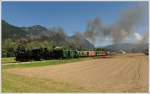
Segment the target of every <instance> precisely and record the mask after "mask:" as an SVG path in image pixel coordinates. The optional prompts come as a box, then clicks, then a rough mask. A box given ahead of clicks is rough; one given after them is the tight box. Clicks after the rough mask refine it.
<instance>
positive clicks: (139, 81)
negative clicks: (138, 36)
mask: <svg viewBox="0 0 150 94" xmlns="http://www.w3.org/2000/svg"><path fill="white" fill-rule="evenodd" d="M4 70H5V72H4V73H2V76H4V77H5V74H6V73H7V74H10V75H16V76H21V77H24V78H33V79H36V80H37V79H39V80H41V79H45V80H44V81H43V82H38V81H37V83H36V80H30V79H29V80H30V81H29V82H28V80H27V79H26V80H27V81H26V84H28V83H30V87H31V88H32V89H31V88H29V89H23V90H22V89H20V90H22V91H19V90H18V91H17V90H14V92H148V56H146V55H144V54H142V53H139V54H125V55H115V56H112V57H111V58H91V59H87V60H83V61H77V62H74V63H66V64H58V65H48V66H38V67H28V68H25V67H16V68H9V69H4ZM3 79H4V78H3ZM3 79H2V80H3ZM9 80H11V76H10V78H9ZM21 80H24V79H20V83H21V82H23V81H21ZM18 81H19V80H18ZM31 81H32V82H31ZM49 81H53V83H51V82H49ZM16 82H17V81H16ZM55 82H56V83H55ZM31 83H32V84H31ZM4 84H5V86H6V82H4ZM12 84H13V83H12ZM40 84H41V88H42V86H45V88H43V89H41V90H40ZM2 85H3V82H2ZM10 85H11V83H10ZM35 85H36V86H35ZM12 86H13V85H12ZM22 86H23V87H22V88H26V87H27V86H26V85H22ZM38 86H39V89H38ZM18 87H19V88H21V86H18ZM11 88H13V87H11ZM27 88H28V87H27ZM16 89H17V88H16ZM30 89H31V90H30ZM4 91H9V90H6V88H5V90H4ZM10 91H11V90H10ZM12 92H13V89H12Z"/></svg>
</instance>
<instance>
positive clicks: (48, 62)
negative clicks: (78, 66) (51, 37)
mask: <svg viewBox="0 0 150 94" xmlns="http://www.w3.org/2000/svg"><path fill="white" fill-rule="evenodd" d="M87 59H89V58H77V59H64V60H44V61H31V63H25V64H21V63H20V64H10V65H2V69H7V68H17V67H38V66H47V65H56V64H65V63H72V62H76V61H82V60H87Z"/></svg>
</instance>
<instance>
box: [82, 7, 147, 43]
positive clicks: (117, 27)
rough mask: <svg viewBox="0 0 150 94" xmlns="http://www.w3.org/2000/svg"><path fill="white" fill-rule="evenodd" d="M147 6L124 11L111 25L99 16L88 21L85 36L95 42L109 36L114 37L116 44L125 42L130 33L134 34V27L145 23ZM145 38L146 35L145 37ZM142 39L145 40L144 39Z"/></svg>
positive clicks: (113, 40)
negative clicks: (104, 22)
mask: <svg viewBox="0 0 150 94" xmlns="http://www.w3.org/2000/svg"><path fill="white" fill-rule="evenodd" d="M145 12H147V11H145V8H143V7H139V8H133V9H128V10H125V11H122V13H121V17H120V18H119V20H118V21H116V23H114V24H113V25H112V26H110V27H106V26H104V24H103V23H102V21H101V20H100V18H99V17H96V18H95V19H93V20H90V21H89V22H88V26H87V30H86V31H85V32H84V35H85V37H86V38H87V39H88V40H90V41H92V42H93V43H95V41H96V40H97V39H98V40H99V41H103V40H105V39H106V38H107V37H109V38H110V39H111V38H112V42H113V43H114V44H119V43H122V42H124V41H125V40H126V39H127V38H128V36H129V35H130V34H133V33H134V31H133V29H134V28H137V27H138V26H140V25H142V24H143V23H144V21H145V20H144V19H145V18H144V17H145ZM144 38H145V37H144ZM144 38H143V40H142V41H145V40H146V39H144Z"/></svg>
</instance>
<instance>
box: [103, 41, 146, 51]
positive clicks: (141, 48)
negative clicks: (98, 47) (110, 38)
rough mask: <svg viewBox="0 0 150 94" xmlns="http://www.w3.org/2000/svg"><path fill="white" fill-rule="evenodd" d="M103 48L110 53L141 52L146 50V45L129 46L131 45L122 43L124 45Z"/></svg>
mask: <svg viewBox="0 0 150 94" xmlns="http://www.w3.org/2000/svg"><path fill="white" fill-rule="evenodd" d="M105 48H107V49H109V50H111V51H116V52H117V51H120V50H124V51H126V52H143V51H145V50H148V43H145V44H131V43H124V44H113V45H109V46H105Z"/></svg>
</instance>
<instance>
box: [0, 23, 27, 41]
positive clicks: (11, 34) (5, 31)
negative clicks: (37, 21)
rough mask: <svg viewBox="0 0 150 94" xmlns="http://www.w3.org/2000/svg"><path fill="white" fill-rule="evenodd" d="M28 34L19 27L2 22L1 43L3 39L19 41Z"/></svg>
mask: <svg viewBox="0 0 150 94" xmlns="http://www.w3.org/2000/svg"><path fill="white" fill-rule="evenodd" d="M27 34H28V33H27V32H26V31H24V30H22V29H21V28H19V27H16V26H13V25H11V24H9V23H7V22H6V21H4V20H2V41H3V40H5V39H8V38H10V39H13V40H15V39H19V38H21V37H26V35H27Z"/></svg>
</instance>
